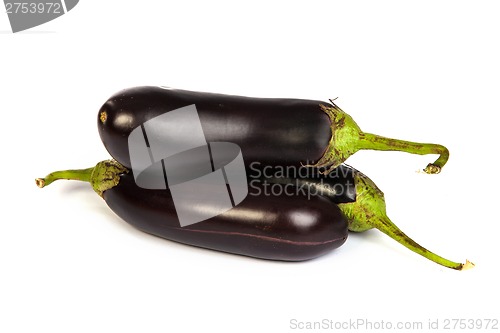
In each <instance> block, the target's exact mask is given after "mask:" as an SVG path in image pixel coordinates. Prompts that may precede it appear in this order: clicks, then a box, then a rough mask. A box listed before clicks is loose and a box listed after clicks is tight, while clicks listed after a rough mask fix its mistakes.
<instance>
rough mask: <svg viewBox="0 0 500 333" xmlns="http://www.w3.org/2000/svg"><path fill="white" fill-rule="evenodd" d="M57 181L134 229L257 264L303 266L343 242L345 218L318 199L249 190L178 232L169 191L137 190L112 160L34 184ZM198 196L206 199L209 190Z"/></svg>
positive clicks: (130, 179) (127, 175) (124, 171)
mask: <svg viewBox="0 0 500 333" xmlns="http://www.w3.org/2000/svg"><path fill="white" fill-rule="evenodd" d="M57 179H76V180H83V181H88V182H90V183H91V184H92V187H93V188H94V190H95V191H96V192H97V193H98V194H100V195H101V196H102V197H103V198H104V200H105V201H106V203H107V204H108V206H109V207H110V208H111V209H112V210H113V211H114V212H115V213H116V214H117V215H118V216H120V217H121V218H122V219H123V220H125V221H126V222H128V223H129V224H131V225H133V226H134V227H136V228H138V229H139V230H142V231H144V232H147V233H149V234H153V235H156V236H159V237H162V238H166V239H169V240H172V241H177V242H180V243H184V244H189V245H193V246H198V247H202V248H208V249H213V250H218V251H223V252H229V253H235V254H240V255H245V256H250V257H256V258H262V259H272V260H284V261H302V260H308V259H312V258H315V257H318V256H320V255H323V254H325V253H327V252H329V251H331V250H333V249H335V248H337V247H339V246H341V245H342V244H343V243H344V242H345V240H346V239H347V221H346V219H345V217H344V216H343V215H342V213H341V212H340V210H339V208H338V207H337V206H336V205H334V204H332V203H331V202H330V201H329V200H328V199H327V198H324V197H322V196H315V197H312V198H307V196H306V195H303V194H300V193H298V194H295V195H287V194H285V193H282V194H280V195H270V196H267V195H265V194H264V193H263V192H260V193H256V192H255V191H253V192H252V191H250V193H249V195H248V196H247V197H246V198H245V199H244V200H243V201H242V202H241V203H240V204H239V205H237V206H236V207H234V208H232V209H231V210H229V211H226V212H225V213H222V214H220V215H218V216H216V217H213V218H210V219H208V220H205V221H202V222H199V223H196V224H192V225H188V226H185V227H181V226H180V223H179V219H178V217H177V214H176V208H175V206H174V203H173V200H172V196H171V192H170V191H169V190H168V189H167V190H149V189H144V188H141V187H139V186H137V185H136V183H135V181H134V177H133V176H132V174H131V173H128V171H127V169H126V168H124V167H123V166H121V165H120V164H118V163H116V162H115V161H104V162H101V163H98V164H97V165H96V167H94V168H89V169H84V170H67V171H58V172H54V173H51V174H49V175H48V176H47V177H45V178H39V179H37V185H38V186H39V187H44V186H46V185H49V184H50V183H52V182H53V181H54V180H57ZM254 190H255V189H254ZM199 191H206V192H207V194H206V195H211V191H210V188H200V189H199ZM192 209H193V210H196V209H203V207H196V206H193V207H192Z"/></svg>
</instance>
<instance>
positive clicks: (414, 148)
mask: <svg viewBox="0 0 500 333" xmlns="http://www.w3.org/2000/svg"><path fill="white" fill-rule="evenodd" d="M320 107H321V109H322V110H323V111H324V112H325V113H326V114H327V115H328V117H329V118H330V122H331V126H330V127H331V130H332V137H331V139H330V142H329V144H328V147H327V149H326V150H325V152H324V154H323V156H322V157H321V158H320V159H319V160H318V161H317V162H316V163H314V164H312V165H307V166H311V167H319V168H327V170H326V172H325V173H328V172H330V171H331V170H333V169H334V168H336V167H338V166H339V165H340V164H342V163H343V162H345V160H347V159H348V158H349V157H350V156H351V155H353V154H354V153H356V152H357V151H359V150H363V149H367V150H382V151H402V152H406V153H410V154H417V155H427V154H438V155H439V158H438V159H437V160H436V161H435V162H433V163H429V164H428V165H427V166H426V167H425V169H423V171H424V172H425V173H428V174H437V173H439V172H441V168H442V167H443V166H444V165H445V164H446V162H447V161H448V158H449V151H448V149H447V148H446V147H444V146H442V145H437V144H433V143H418V142H411V141H404V140H399V139H391V138H386V137H382V136H379V135H375V134H370V133H364V132H363V131H361V129H360V127H359V126H358V125H357V124H356V122H355V121H354V119H352V117H351V116H349V115H348V114H347V113H345V112H344V111H342V109H340V108H339V107H338V106H337V105H335V103H333V102H332V105H331V106H324V105H320Z"/></svg>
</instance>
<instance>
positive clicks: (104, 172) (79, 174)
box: [35, 160, 128, 196]
mask: <svg viewBox="0 0 500 333" xmlns="http://www.w3.org/2000/svg"><path fill="white" fill-rule="evenodd" d="M127 172H128V170H127V169H126V168H125V167H124V166H123V165H121V164H120V163H118V162H117V161H115V160H107V161H102V162H99V163H97V165H96V166H95V167H93V168H87V169H79V170H61V171H55V172H52V173H50V174H48V175H47V176H46V177H45V178H37V179H35V182H36V185H37V186H38V187H40V188H43V187H45V186H47V185H50V184H52V182H54V181H56V180H60V179H68V180H79V181H84V182H89V183H90V185H91V186H92V188H93V189H94V191H95V192H97V194H99V195H100V196H102V193H103V192H104V191H106V190H108V189H110V188H112V187H115V186H116V185H118V183H119V182H120V175H121V174H124V173H127Z"/></svg>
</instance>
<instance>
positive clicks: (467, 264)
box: [460, 260, 476, 271]
mask: <svg viewBox="0 0 500 333" xmlns="http://www.w3.org/2000/svg"><path fill="white" fill-rule="evenodd" d="M474 266H476V265H475V264H474V263H473V262H470V261H469V260H465V264H463V265H462V268H461V269H460V270H461V271H465V270H466V269H471V268H474Z"/></svg>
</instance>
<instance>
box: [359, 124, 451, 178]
mask: <svg viewBox="0 0 500 333" xmlns="http://www.w3.org/2000/svg"><path fill="white" fill-rule="evenodd" d="M357 148H358V149H359V150H361V149H372V150H385V151H402V152H406V153H410V154H417V155H428V154H439V158H438V159H437V160H436V161H435V162H434V163H429V164H428V165H427V167H426V168H425V169H424V171H425V172H426V173H429V174H436V173H439V172H440V171H441V168H442V167H443V166H444V165H445V164H446V162H447V161H448V158H449V156H450V153H449V151H448V149H447V148H446V147H445V146H442V145H438V144H433V143H419V142H411V141H404V140H399V139H391V138H386V137H383V136H379V135H376V134H371V133H361V135H360V137H359V141H358V143H357Z"/></svg>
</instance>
